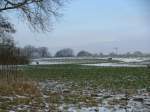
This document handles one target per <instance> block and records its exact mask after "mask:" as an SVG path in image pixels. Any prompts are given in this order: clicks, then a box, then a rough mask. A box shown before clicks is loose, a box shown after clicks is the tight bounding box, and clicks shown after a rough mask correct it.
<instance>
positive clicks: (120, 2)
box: [13, 0, 150, 53]
mask: <svg viewBox="0 0 150 112" xmlns="http://www.w3.org/2000/svg"><path fill="white" fill-rule="evenodd" d="M149 5H150V2H149V1H148V0H74V1H71V2H70V3H69V4H67V6H66V7H64V9H63V10H62V13H63V14H64V16H63V17H62V18H60V19H59V21H57V22H55V23H54V26H53V30H52V31H51V32H49V33H44V34H42V33H37V32H33V31H31V30H30V29H28V27H27V26H26V25H25V24H24V23H21V22H19V21H18V20H17V19H14V18H13V21H14V24H15V25H16V28H17V33H16V34H15V35H14V37H15V39H16V41H17V42H18V45H20V46H25V45H28V44H31V45H34V46H47V47H48V48H49V49H50V51H51V52H52V53H55V52H56V50H59V49H61V48H72V49H74V50H75V51H76V52H77V51H79V50H88V51H91V52H97V53H98V52H104V53H108V52H112V51H114V47H118V48H119V52H121V53H123V52H127V51H131V52H132V51H135V50H140V51H143V52H150V45H149V42H150V32H149V30H150V23H149V20H150V9H149V7H148V6H149Z"/></svg>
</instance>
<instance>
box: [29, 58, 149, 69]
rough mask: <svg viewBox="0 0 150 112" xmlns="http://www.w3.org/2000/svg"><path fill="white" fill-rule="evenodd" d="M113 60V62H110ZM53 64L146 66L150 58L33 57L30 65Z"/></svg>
mask: <svg viewBox="0 0 150 112" xmlns="http://www.w3.org/2000/svg"><path fill="white" fill-rule="evenodd" d="M112 61H113V62H112ZM37 64H38V65H53V64H82V65H88V66H104V67H106V66H110V67H146V66H147V65H149V64H150V58H142V57H137V58H112V60H109V59H108V58H99V57H68V58H67V57H66V58H40V59H33V60H32V62H31V65H37Z"/></svg>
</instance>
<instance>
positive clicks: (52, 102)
mask: <svg viewBox="0 0 150 112" xmlns="http://www.w3.org/2000/svg"><path fill="white" fill-rule="evenodd" d="M21 69H23V72H24V73H23V74H24V77H25V78H26V79H29V80H31V81H29V82H28V83H24V84H22V83H18V84H13V85H12V86H9V87H5V86H2V87H1V88H0V95H1V98H0V108H1V111H2V112H20V111H21V112H22V111H23V112H27V111H36V112H51V111H52V112H137V111H139V109H140V112H149V108H150V69H149V68H147V67H99V66H86V65H78V64H58V65H57V64H55V65H28V66H21ZM4 88H5V89H4ZM6 88H7V89H6ZM2 89H3V90H2Z"/></svg>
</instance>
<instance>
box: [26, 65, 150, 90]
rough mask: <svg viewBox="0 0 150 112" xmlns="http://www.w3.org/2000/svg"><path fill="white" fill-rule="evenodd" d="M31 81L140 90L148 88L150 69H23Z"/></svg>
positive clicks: (89, 67)
mask: <svg viewBox="0 0 150 112" xmlns="http://www.w3.org/2000/svg"><path fill="white" fill-rule="evenodd" d="M23 69H24V72H25V74H26V76H27V77H28V78H30V79H33V80H38V81H39V80H45V79H46V80H61V81H72V82H75V83H78V84H80V86H81V87H82V86H85V85H87V86H91V87H93V88H96V87H99V88H106V89H140V88H149V87H150V69H149V68H144V67H141V68H140V67H139V68H138V67H134V68H132V67H131V68H130V67H116V68H115V67H92V66H83V65H74V64H65V65H39V66H26V67H23Z"/></svg>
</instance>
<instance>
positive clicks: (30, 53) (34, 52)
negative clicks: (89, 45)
mask: <svg viewBox="0 0 150 112" xmlns="http://www.w3.org/2000/svg"><path fill="white" fill-rule="evenodd" d="M22 51H23V52H24V55H26V56H27V57H30V58H50V57H150V54H145V53H142V52H140V51H135V52H132V53H130V52H127V53H124V54H116V53H114V52H111V53H109V54H103V53H90V52H89V51H85V50H81V51H79V52H78V53H77V54H75V53H74V50H73V49H71V48H64V49H60V50H58V51H57V52H56V53H55V54H54V55H53V56H52V55H51V53H50V51H49V50H48V48H47V47H37V48H36V47H34V46H31V45H28V46H25V47H24V48H22Z"/></svg>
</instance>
